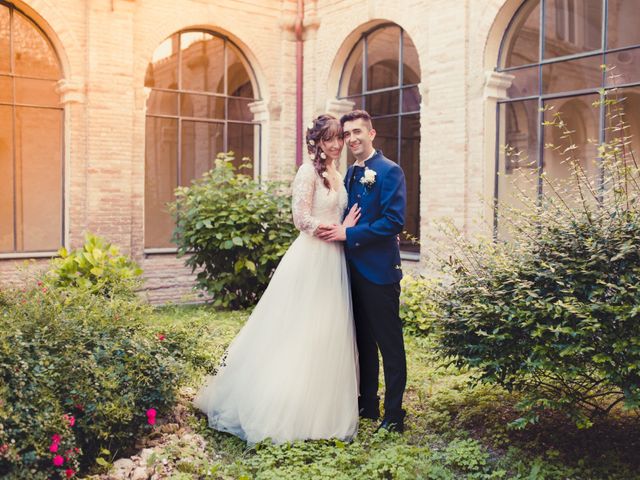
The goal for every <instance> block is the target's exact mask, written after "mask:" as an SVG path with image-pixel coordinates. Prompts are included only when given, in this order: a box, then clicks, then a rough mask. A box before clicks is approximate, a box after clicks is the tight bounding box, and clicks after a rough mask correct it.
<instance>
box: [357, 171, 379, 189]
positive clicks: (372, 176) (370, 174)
mask: <svg viewBox="0 0 640 480" xmlns="http://www.w3.org/2000/svg"><path fill="white" fill-rule="evenodd" d="M377 174H378V172H376V171H375V170H371V169H370V168H369V167H364V175H363V176H362V178H361V179H360V183H361V184H362V185H364V186H365V187H366V188H367V190H369V189H371V187H373V184H374V183H376V175H377Z"/></svg>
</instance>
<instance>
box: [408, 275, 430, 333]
mask: <svg viewBox="0 0 640 480" xmlns="http://www.w3.org/2000/svg"><path fill="white" fill-rule="evenodd" d="M433 285H434V284H433V282H432V281H430V280H427V279H426V278H424V277H422V276H420V277H413V276H411V275H405V276H404V277H403V278H402V280H401V281H400V286H401V289H402V290H401V292H402V293H401V295H400V319H401V320H402V324H403V326H404V331H405V333H408V334H410V335H429V334H430V333H433V323H434V318H435V317H436V305H435V303H434V302H433V300H431V297H430V295H429V289H430V288H431V287H432V286H433Z"/></svg>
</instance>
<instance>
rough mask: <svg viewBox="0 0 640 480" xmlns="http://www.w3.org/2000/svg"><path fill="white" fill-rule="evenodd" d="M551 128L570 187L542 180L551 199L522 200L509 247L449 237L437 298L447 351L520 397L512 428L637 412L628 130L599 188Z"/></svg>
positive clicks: (636, 228)
mask: <svg viewBox="0 0 640 480" xmlns="http://www.w3.org/2000/svg"><path fill="white" fill-rule="evenodd" d="M607 106H608V107H609V108H618V107H617V103H616V102H615V101H613V100H610V101H607ZM614 118H624V117H623V116H622V115H614ZM548 127H549V128H558V129H560V131H561V135H562V138H565V139H567V140H568V142H569V145H568V146H567V147H565V148H564V149H563V151H564V152H565V155H566V158H565V161H566V162H567V164H568V165H569V166H570V167H571V168H572V171H573V177H572V179H571V184H570V185H568V186H567V185H558V183H554V182H551V181H550V180H548V179H546V178H544V181H545V189H544V191H545V192H546V193H545V196H544V197H543V199H542V201H541V202H538V201H537V200H536V199H526V198H523V199H522V202H523V204H524V205H525V207H524V208H522V209H520V210H518V212H517V216H515V217H514V218H513V220H512V233H511V235H512V240H511V241H510V242H509V243H508V244H503V243H493V242H485V243H482V242H479V243H470V242H464V241H457V240H455V239H456V238H459V236H458V235H457V234H454V236H453V237H452V239H454V240H453V242H454V243H455V242H456V241H457V242H458V247H459V250H458V251H457V253H456V254H455V255H453V256H452V257H451V259H450V260H449V261H448V262H447V263H446V265H445V268H446V269H447V272H448V274H449V279H450V282H449V283H447V284H444V285H443V286H442V287H441V288H440V289H439V290H440V291H439V292H438V293H437V294H436V295H434V297H433V298H434V301H436V303H437V305H438V311H439V313H440V315H441V324H442V329H443V331H442V335H441V336H440V338H441V350H442V352H443V353H444V354H445V355H447V356H451V357H452V358H453V361H454V362H455V363H457V364H458V365H460V366H463V365H467V366H472V367H477V368H478V369H479V372H480V376H481V378H482V379H483V380H484V381H487V382H495V383H498V384H501V385H503V386H505V387H506V388H507V389H515V390H519V391H522V392H524V394H525V395H524V400H523V401H522V402H521V404H520V407H521V408H522V409H523V410H524V412H525V415H524V416H523V418H521V419H520V420H518V421H517V422H516V423H515V425H516V426H524V425H526V424H527V423H528V422H531V421H536V419H537V418H538V416H539V414H540V412H541V411H542V410H544V409H550V408H551V409H559V410H562V411H565V412H566V413H568V414H569V415H570V416H571V417H572V418H573V419H574V420H575V422H576V424H577V425H578V426H582V427H588V426H590V425H591V423H592V421H593V416H594V415H598V414H606V413H608V412H610V411H611V410H612V409H613V408H614V407H615V406H616V405H619V404H621V403H623V404H624V405H625V406H626V407H628V408H637V407H638V406H639V405H640V208H639V205H640V204H639V202H638V200H639V198H640V196H639V195H638V192H639V191H640V188H639V185H640V175H639V171H638V168H637V165H636V163H635V158H634V157H633V154H632V152H631V151H630V150H629V138H628V137H620V135H621V134H620V132H624V131H625V127H624V125H622V126H620V125H618V126H617V128H616V129H615V130H612V133H613V134H612V135H611V137H612V139H611V141H610V142H609V143H608V144H606V145H604V146H602V147H601V149H600V156H601V158H602V162H603V163H602V166H603V169H604V171H605V178H606V184H605V188H604V190H602V191H598V190H597V188H595V187H594V185H593V184H592V182H590V181H589V180H588V178H587V176H586V174H585V172H584V170H582V167H581V162H580V159H578V158H576V157H575V156H574V155H575V154H576V152H577V149H576V148H575V146H573V145H572V144H571V135H572V132H571V131H570V130H569V129H568V127H567V125H566V124H565V123H564V122H562V121H561V119H560V118H559V116H558V115H556V116H554V120H553V121H551V122H549V123H548ZM551 148H558V147H556V146H552V147H551ZM569 192H575V196H572V195H571V193H569Z"/></svg>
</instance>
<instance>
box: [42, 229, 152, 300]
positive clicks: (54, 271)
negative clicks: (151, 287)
mask: <svg viewBox="0 0 640 480" xmlns="http://www.w3.org/2000/svg"><path fill="white" fill-rule="evenodd" d="M58 254H59V255H60V258H55V259H54V260H53V261H52V268H51V270H50V271H49V274H48V279H47V282H48V283H49V284H50V285H51V286H52V287H55V288H61V289H69V288H82V289H86V290H88V291H91V292H93V293H95V294H99V295H104V296H107V297H113V296H115V295H121V296H122V295H126V296H129V297H131V296H134V295H135V291H136V290H137V289H138V288H139V287H140V286H141V283H142V282H141V277H140V275H141V274H142V270H141V269H140V268H139V267H138V266H137V265H136V264H135V263H134V262H133V261H132V260H131V259H130V258H129V257H127V256H125V255H121V254H120V251H119V249H118V248H117V247H116V246H114V245H111V244H110V243H107V242H106V241H105V240H104V239H102V238H100V237H97V236H95V235H92V234H90V233H88V234H86V236H85V244H84V245H83V247H82V248H81V249H78V250H74V251H72V252H67V250H66V249H65V248H64V247H63V248H61V249H60V250H59V252H58Z"/></svg>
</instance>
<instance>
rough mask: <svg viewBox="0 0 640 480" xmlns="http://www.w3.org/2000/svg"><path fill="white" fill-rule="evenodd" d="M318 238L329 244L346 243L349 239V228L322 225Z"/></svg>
mask: <svg viewBox="0 0 640 480" xmlns="http://www.w3.org/2000/svg"><path fill="white" fill-rule="evenodd" d="M317 236H318V238H320V239H322V240H325V241H327V242H344V241H345V240H346V239H347V228H346V227H343V226H342V225H329V226H325V225H322V226H321V227H318V232H317Z"/></svg>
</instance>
